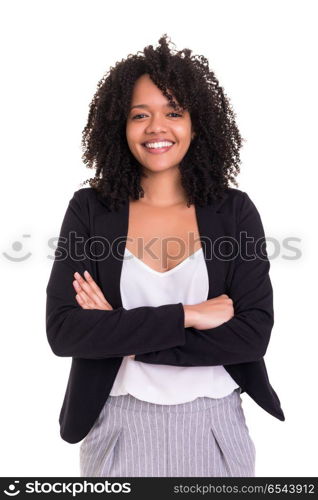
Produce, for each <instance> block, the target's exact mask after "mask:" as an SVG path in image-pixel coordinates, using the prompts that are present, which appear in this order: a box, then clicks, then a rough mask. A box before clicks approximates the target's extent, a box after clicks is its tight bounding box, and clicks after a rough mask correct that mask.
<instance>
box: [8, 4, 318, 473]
mask: <svg viewBox="0 0 318 500" xmlns="http://www.w3.org/2000/svg"><path fill="white" fill-rule="evenodd" d="M316 5H317V4H316V2H314V1H302V2H300V1H298V2H295V1H291V0H289V1H282V0H280V1H277V0H276V1H269V0H266V1H255V0H254V1H237V0H236V1H225V0H223V1H222V2H215V1H212V0H209V1H207V2H204V1H202V0H201V1H200V0H196V1H195V2H193V1H189V2H187V1H185V0H182V1H181V0H174V1H173V2H171V1H165V0H161V1H160V2H156V3H153V2H142V1H139V2H138V1H134V2H130V1H126V2H123V1H122V2H109V1H106V0H105V1H97V0H95V1H94V0H93V1H92V0H90V1H79V0H77V1H76V2H75V1H74V2H73V1H65V0H64V1H57V0H54V1H34V0H33V1H32V0H28V1H27V2H23V1H15V2H9V1H7V2H1V13H0V14H1V16H0V17H1V25H0V36H1V40H0V42H1V48H2V56H1V80H0V84H1V93H0V99H1V140H2V144H1V199H0V203H1V210H0V213H1V256H0V265H1V278H2V279H1V296H2V298H1V306H2V307H1V346H0V347H1V362H0V370H1V371H0V383H1V403H2V409H1V413H0V418H1V421H0V425H1V427H0V429H1V446H0V448H1V468H0V475H1V476H65V477H66V476H79V445H80V443H77V444H73V445H71V444H69V443H67V442H65V441H63V440H62V439H61V438H60V435H59V425H58V415H59V411H60V407H61V405H62V401H63V397H64V392H65V389H66V383H67V379H68V374H69V369H70V365H71V359H70V358H60V357H57V356H55V355H54V354H53V352H52V351H51V349H50V347H49V344H48V342H47V339H46V331H45V301H46V295H45V289H46V285H47V281H48V277H49V274H50V271H51V266H52V260H50V259H49V258H48V256H52V255H53V251H52V250H51V249H50V248H49V247H48V239H49V238H51V237H53V236H58V234H59V230H60V225H61V222H62V218H63V216H64V213H65V210H66V208H67V205H68V202H69V200H70V199H71V198H72V196H73V193H74V191H76V190H77V189H79V188H80V183H81V182H83V181H84V180H85V179H88V178H89V177H92V176H93V171H91V170H88V169H87V168H86V167H85V166H84V164H83V163H82V160H81V147H80V140H81V132H82V130H83V128H84V126H85V124H86V119H87V114H88V105H89V102H90V101H91V99H92V97H93V94H94V92H95V90H96V85H97V82H98V80H99V79H100V78H101V77H102V76H103V75H104V74H105V73H106V72H107V71H108V70H109V68H110V66H113V65H114V64H115V63H116V62H117V61H119V60H121V59H122V58H126V57H127V55H128V54H129V53H135V52H137V51H138V50H143V48H144V47H145V46H146V45H149V44H153V45H154V46H156V45H157V42H158V39H159V38H160V36H161V35H163V34H164V33H167V34H168V36H169V37H170V38H171V40H172V41H173V42H174V43H175V44H176V46H177V49H183V48H185V47H188V48H191V49H192V50H193V52H194V53H197V54H203V55H205V56H206V57H207V58H208V60H209V63H210V67H211V69H212V70H213V71H214V72H215V73H216V76H217V77H218V78H219V81H220V83H221V85H222V86H223V87H224V89H225V92H226V94H227V95H228V97H229V98H230V100H231V103H232V105H233V108H234V110H235V112H236V114H237V123H238V125H239V128H240V131H241V134H242V136H243V137H244V138H245V139H246V142H245V143H244V146H243V148H242V156H241V157H242V164H241V174H240V175H239V177H238V181H239V189H242V190H243V191H246V192H247V193H248V194H249V196H250V197H251V199H252V200H253V201H254V203H255V205H256V207H257V208H258V210H259V212H260V214H261V217H262V221H263V224H264V228H265V233H266V236H267V237H268V239H270V238H275V239H276V245H277V244H278V246H279V247H280V248H278V255H277V256H276V257H275V258H273V259H272V260H271V271H270V273H271V274H270V276H271V280H272V284H273V289H274V306H275V325H274V328H273V330H272V337H271V341H270V344H269V347H268V350H267V353H266V357H265V361H266V365H267V369H268V373H269V378H270V382H271V384H272V386H273V387H274V389H275V390H276V392H277V394H278V396H279V398H280V400H281V404H282V408H283V411H284V413H285V416H286V421H285V422H281V421H279V420H278V419H276V418H274V417H272V416H271V415H269V414H268V413H266V412H265V411H264V410H263V409H262V408H261V407H259V406H258V405H257V404H256V403H255V402H254V401H253V400H252V399H251V398H250V397H249V396H248V395H247V394H246V393H244V394H243V395H242V399H243V407H244V411H245V415H246V421H247V425H248V427H249V430H250V434H251V437H252V438H253V440H254V442H255V445H256V450H257V457H256V462H257V463H256V476H291V477H293V476H294V477H295V476H317V471H318V466H317V447H318V442H317V421H318V415H317V333H318V331H317V320H316V313H317V299H316V289H317V258H316V251H317V236H316V230H317V220H316V214H317V210H316V203H317V200H316V199H315V195H316V184H317V168H318V165H317V111H318V110H317V99H316V92H317V88H318V82H317V67H316V56H317V54H316V49H317V36H316V35H315V31H316V32H317V30H316V27H317V26H316V24H317V15H316V12H315V7H316ZM26 235H29V236H26ZM289 237H294V238H298V239H299V241H296V242H294V243H293V246H294V247H297V248H298V249H299V254H300V255H299V256H298V258H297V259H294V260H289V259H288V257H294V256H295V253H294V251H291V250H288V249H286V248H284V240H285V239H286V238H289ZM15 242H20V243H21V245H22V247H21V248H20V249H19V248H18V247H17V246H15V245H14V243H15ZM268 251H269V255H271V254H272V253H273V251H274V248H273V246H272V244H271V243H270V242H268ZM28 253H30V256H29V257H27V258H26V259H24V260H21V261H19V262H13V261H12V260H10V258H11V257H14V258H18V259H21V257H23V256H25V255H27V254H28ZM7 255H9V256H10V258H9V257H8V256H7Z"/></svg>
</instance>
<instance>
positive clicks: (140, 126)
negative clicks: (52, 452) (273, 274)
mask: <svg viewBox="0 0 318 500" xmlns="http://www.w3.org/2000/svg"><path fill="white" fill-rule="evenodd" d="M83 146H84V154H83V159H84V161H85V162H86V163H87V165H88V167H90V168H94V169H95V170H96V173H95V177H94V178H93V179H89V183H90V187H89V188H82V189H79V190H78V191H76V192H75V193H74V196H73V198H72V199H71V200H70V202H69V206H68V208H67V211H66V214H65V217H64V220H63V223H62V227H61V231H60V238H59V243H58V248H57V251H56V255H55V260H54V264H53V267H52V272H51V275H50V279H49V283H48V286H47V309H46V318H47V336H48V340H49V343H50V345H51V347H52V350H53V352H54V353H55V354H57V355H58V356H71V357H72V367H71V371H70V376H69V382H68V384H67V389H66V393H65V397H64V401H63V405H62V409H61V412H60V419H59V421H60V425H61V436H62V438H63V439H64V440H66V441H67V442H70V443H77V442H79V441H81V440H82V443H81V447H80V472H81V475H82V476H103V477H104V476H105V477H108V476H112V477H114V476H125V477H134V476H142V477H146V476H205V477H209V476H212V477H214V476H224V477H225V476H243V477H247V476H254V475H255V456H256V451H255V446H254V442H253V440H252V438H251V436H250V433H249V429H248V427H247V425H246V421H245V416H244V412H243V407H242V399H241V393H243V392H246V393H247V394H249V396H250V397H251V398H252V399H253V400H254V401H255V402H256V403H257V404H258V405H259V406H260V407H261V408H263V409H264V410H265V411H267V412H268V413H270V414H271V415H273V416H275V417H276V418H278V419H280V420H284V414H283V411H282V409H281V407H280V401H279V399H278V396H277V394H276V392H275V391H274V389H273V388H272V386H271V385H270V383H269V378H268V374H267V371H266V366H265V362H264V360H263V356H264V355H265V352H266V349H267V346H268V343H269V339H270V336H271V329H272V326H273V317H274V316H273V294H272V286H271V281H270V277H269V260H268V256H267V253H266V247H265V246H262V253H261V254H260V255H259V253H258V252H257V249H258V248H259V246H257V245H255V248H254V250H253V249H251V248H250V244H251V242H253V241H254V242H260V241H262V240H263V239H264V237H265V235H264V230H263V226H262V222H261V218H260V215H259V213H258V211H257V209H256V207H255V205H254V203H253V202H252V201H251V199H250V198H249V196H248V195H247V194H246V193H244V192H242V191H240V190H239V189H234V188H232V187H230V182H233V183H234V184H235V185H237V184H236V182H235V176H236V175H237V173H238V172H239V161H240V160H239V149H240V146H241V136H240V134H239V131H238V128H237V126H236V123H235V120H234V113H233V111H232V110H231V106H230V104H229V101H228V99H227V98H226V96H225V94H224V92H223V89H222V87H220V86H219V83H218V80H217V79H216V77H215V75H214V73H213V72H212V71H210V69H209V68H208V64H207V60H206V59H205V58H204V57H203V56H192V55H191V51H190V50H189V49H184V50H183V51H180V52H177V53H173V51H170V48H169V45H168V43H167V40H166V36H164V37H162V38H161V39H160V40H159V47H158V48H157V49H154V48H153V47H152V46H151V45H150V46H149V47H146V48H145V49H144V52H143V54H140V53H138V54H136V55H129V56H128V57H127V59H125V60H122V61H121V62H119V63H118V64H117V65H116V66H115V67H114V68H112V69H111V70H110V73H109V74H108V75H106V76H105V77H104V78H103V79H102V80H101V81H100V82H99V84H98V90H97V92H96V94H95V96H94V98H93V101H92V103H91V105H90V112H89V117H88V122H87V125H86V127H85V129H84V130H83ZM74 232H75V235H76V236H78V237H79V238H77V239H76V243H77V244H78V245H77V244H75V241H74V237H71V235H72V236H73V235H74ZM241 232H244V234H245V238H244V239H243V240H242V239H241V237H240V236H241ZM246 235H247V237H246ZM247 240H248V243H249V248H248V249H246V248H244V242H245V241H247ZM220 241H221V242H222V252H221V253H220V252H218V251H217V246H216V243H218V242H220ZM229 241H230V242H231V244H230V243H229ZM233 242H236V244H237V247H238V251H237V252H235V255H234V256H233V257H231V258H224V256H226V257H228V256H230V252H229V250H231V245H232V244H233ZM88 243H90V244H89V245H88ZM224 243H225V245H224ZM100 244H106V247H107V248H106V256H105V252H104V246H103V245H102V246H103V248H102V251H100ZM121 244H123V248H122V251H121V252H120V251H119V248H118V247H120V246H121ZM96 245H97V246H98V245H99V248H98V250H97V248H96ZM247 250H248V257H249V258H248V259H245V258H244V256H245V255H247ZM73 255H74V258H73ZM61 256H62V258H61ZM72 284H73V286H72Z"/></svg>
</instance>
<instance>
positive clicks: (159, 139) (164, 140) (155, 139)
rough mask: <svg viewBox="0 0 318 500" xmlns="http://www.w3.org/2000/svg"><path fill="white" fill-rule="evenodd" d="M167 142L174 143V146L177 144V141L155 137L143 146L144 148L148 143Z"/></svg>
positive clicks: (143, 143)
mask: <svg viewBox="0 0 318 500" xmlns="http://www.w3.org/2000/svg"><path fill="white" fill-rule="evenodd" d="M166 141H169V142H173V144H175V141H173V140H172V139H167V137H153V138H152V139H149V140H148V141H145V142H142V145H143V146H144V145H145V144H146V142H166Z"/></svg>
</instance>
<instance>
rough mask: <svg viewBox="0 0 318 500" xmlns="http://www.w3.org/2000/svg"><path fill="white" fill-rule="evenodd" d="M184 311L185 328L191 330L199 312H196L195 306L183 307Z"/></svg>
mask: <svg viewBox="0 0 318 500" xmlns="http://www.w3.org/2000/svg"><path fill="white" fill-rule="evenodd" d="M183 310H184V327H185V328H189V327H191V326H193V325H194V323H195V320H196V317H197V311H196V310H195V306H194V305H193V306H188V305H187V306H183Z"/></svg>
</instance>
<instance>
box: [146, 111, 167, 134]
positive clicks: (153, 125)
mask: <svg viewBox="0 0 318 500" xmlns="http://www.w3.org/2000/svg"><path fill="white" fill-rule="evenodd" d="M166 130H167V128H166V125H165V124H164V120H163V117H162V116H160V115H155V114H154V115H153V116H152V117H151V119H150V120H149V121H148V122H147V127H146V130H145V132H146V134H158V133H159V132H165V131H166Z"/></svg>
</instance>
